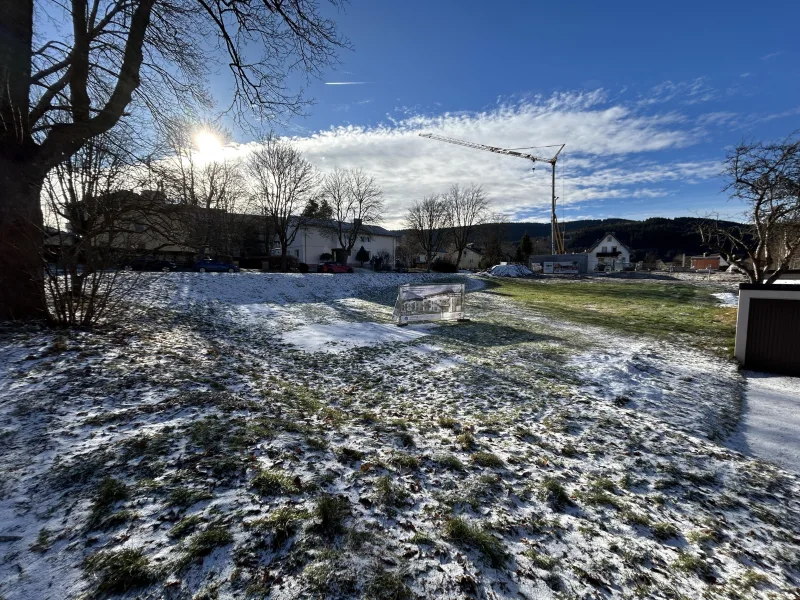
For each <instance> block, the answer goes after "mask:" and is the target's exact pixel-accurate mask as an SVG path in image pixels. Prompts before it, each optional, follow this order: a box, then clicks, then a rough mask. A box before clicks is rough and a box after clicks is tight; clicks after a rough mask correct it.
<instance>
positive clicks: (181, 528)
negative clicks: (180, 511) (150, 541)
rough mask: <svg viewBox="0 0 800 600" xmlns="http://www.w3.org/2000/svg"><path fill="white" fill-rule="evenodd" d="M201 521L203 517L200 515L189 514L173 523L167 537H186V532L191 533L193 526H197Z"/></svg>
mask: <svg viewBox="0 0 800 600" xmlns="http://www.w3.org/2000/svg"><path fill="white" fill-rule="evenodd" d="M202 522H203V517H202V516H200V515H189V516H188V517H184V518H182V519H181V520H180V521H178V522H177V523H175V525H173V526H172V529H170V530H169V531H168V532H167V535H168V536H169V537H173V538H182V537H186V535H187V534H189V533H191V532H192V531H193V530H194V529H195V527H197V526H198V525H199V524H200V523H202Z"/></svg>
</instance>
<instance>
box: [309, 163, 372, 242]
mask: <svg viewBox="0 0 800 600" xmlns="http://www.w3.org/2000/svg"><path fill="white" fill-rule="evenodd" d="M322 197H323V199H324V201H325V202H327V204H328V206H330V210H331V213H332V219H333V222H334V231H333V235H332V237H333V238H334V240H335V241H337V242H338V243H339V247H340V248H342V250H343V251H344V253H345V255H346V256H350V253H351V252H352V251H353V247H354V246H355V245H356V242H357V241H358V237H359V235H360V234H361V231H362V228H363V226H364V225H370V224H376V223H380V221H381V219H382V215H383V192H382V191H381V189H380V187H378V184H377V183H376V182H375V179H374V178H373V177H370V176H369V175H367V174H366V173H364V171H362V170H361V169H339V168H337V169H334V170H333V171H332V172H331V173H329V174H328V175H326V176H325V179H324V180H323V183H322Z"/></svg>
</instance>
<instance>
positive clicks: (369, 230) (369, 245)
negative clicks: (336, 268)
mask: <svg viewBox="0 0 800 600" xmlns="http://www.w3.org/2000/svg"><path fill="white" fill-rule="evenodd" d="M336 226H337V222H336V221H333V220H328V219H310V220H308V221H306V222H305V223H304V224H302V225H301V226H300V229H299V230H298V232H297V235H296V236H295V238H294V241H293V242H292V243H291V244H290V246H289V248H288V253H289V255H291V256H294V257H295V258H296V259H297V260H298V261H299V262H303V263H307V264H309V265H315V264H318V263H320V262H324V261H323V259H322V255H325V254H330V255H332V256H333V257H336V256H341V254H342V253H341V252H337V250H339V245H340V244H339V240H338V239H337V236H336ZM352 227H353V225H352V224H351V223H343V224H342V229H343V231H349V230H350V229H351V228H352ZM398 238H399V234H397V233H394V232H392V231H389V230H388V229H384V228H383V227H379V226H377V225H361V226H360V229H359V231H358V235H357V236H356V243H355V245H354V246H353V251H352V253H351V255H350V256H349V257H347V263H348V264H351V265H355V266H357V265H359V264H360V261H357V260H356V252H358V249H359V248H361V247H362V246H363V247H364V249H365V250H366V251H367V252H368V253H369V257H370V258H372V257H373V256H375V255H376V254H378V253H380V252H385V253H388V256H389V258H388V261H387V262H386V264H388V265H390V266H392V267H393V266H394V261H395V253H396V250H397V246H398V243H399V239H398ZM273 252H275V250H274V249H273ZM278 252H280V250H278ZM328 260H331V259H328ZM368 260H369V259H368Z"/></svg>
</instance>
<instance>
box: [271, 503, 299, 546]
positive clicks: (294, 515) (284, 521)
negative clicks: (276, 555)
mask: <svg viewBox="0 0 800 600" xmlns="http://www.w3.org/2000/svg"><path fill="white" fill-rule="evenodd" d="M310 516H311V513H310V512H309V511H307V510H303V509H299V508H292V507H290V506H282V507H281V508H278V509H275V510H274V511H272V513H270V515H269V516H268V517H267V518H266V519H264V520H263V521H262V522H263V523H264V524H265V525H266V526H267V527H268V528H269V529H270V531H272V534H273V538H272V546H273V548H277V547H278V546H280V545H281V544H283V543H284V542H285V541H286V540H288V539H289V538H290V537H291V536H293V535H294V533H295V532H296V531H297V529H298V527H300V525H301V524H302V523H303V521H305V520H306V519H308V518H309V517H310Z"/></svg>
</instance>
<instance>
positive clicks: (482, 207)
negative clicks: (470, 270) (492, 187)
mask: <svg viewBox="0 0 800 600" xmlns="http://www.w3.org/2000/svg"><path fill="white" fill-rule="evenodd" d="M444 199H445V201H446V202H447V206H448V210H449V212H450V226H451V228H452V233H451V235H452V239H453V246H454V247H455V251H456V265H460V264H461V255H462V254H463V253H464V249H465V248H466V247H467V244H469V242H470V238H471V237H472V234H473V233H474V230H475V227H476V226H477V225H480V224H481V223H483V222H484V220H485V219H486V216H487V213H488V211H489V200H488V199H487V198H486V194H484V193H483V189H482V188H481V186H479V185H476V184H474V183H473V184H470V185H469V186H467V187H466V188H461V187H459V185H458V184H455V185H453V186H452V187H451V188H450V189H449V190H448V192H447V194H445V196H444Z"/></svg>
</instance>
